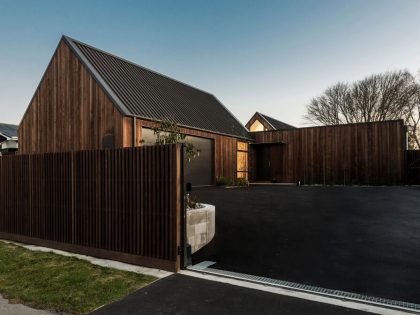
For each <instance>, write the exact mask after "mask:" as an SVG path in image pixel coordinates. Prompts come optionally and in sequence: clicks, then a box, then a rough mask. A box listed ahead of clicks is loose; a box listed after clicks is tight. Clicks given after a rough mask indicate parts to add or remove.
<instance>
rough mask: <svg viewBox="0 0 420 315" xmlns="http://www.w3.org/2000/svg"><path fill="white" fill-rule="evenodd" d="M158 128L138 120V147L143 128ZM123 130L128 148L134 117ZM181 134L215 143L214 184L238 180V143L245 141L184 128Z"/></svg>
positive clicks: (126, 123) (153, 123)
mask: <svg viewBox="0 0 420 315" xmlns="http://www.w3.org/2000/svg"><path fill="white" fill-rule="evenodd" d="M157 126H158V124H157V123H156V122H153V121H148V120H141V119H136V137H137V139H136V140H135V143H136V145H138V146H140V145H141V144H142V143H141V141H142V134H141V130H142V128H154V127H157ZM123 130H124V139H125V138H126V136H127V137H129V139H128V140H124V144H125V145H126V146H127V147H128V146H130V143H132V138H131V137H132V136H130V135H132V134H133V131H132V117H125V118H124V128H123ZM180 132H181V133H183V134H186V135H189V136H195V137H199V138H205V139H211V140H212V141H213V147H214V148H213V151H214V157H213V161H212V164H213V165H212V166H213V167H212V169H213V170H212V172H213V175H212V184H215V182H216V178H220V177H225V178H229V179H235V178H236V176H237V173H236V169H237V167H236V163H237V161H236V159H237V141H243V140H238V139H236V138H234V137H229V136H225V135H219V134H216V133H211V132H206V131H201V130H196V129H190V128H184V127H181V128H180Z"/></svg>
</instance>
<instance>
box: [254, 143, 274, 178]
mask: <svg viewBox="0 0 420 315" xmlns="http://www.w3.org/2000/svg"><path fill="white" fill-rule="evenodd" d="M256 151H257V181H270V180H271V178H270V174H271V171H270V169H271V162H270V146H269V145H258V146H257V149H256Z"/></svg>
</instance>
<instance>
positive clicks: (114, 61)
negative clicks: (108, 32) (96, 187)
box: [19, 36, 250, 185]
mask: <svg viewBox="0 0 420 315" xmlns="http://www.w3.org/2000/svg"><path fill="white" fill-rule="evenodd" d="M161 120H169V121H172V122H175V123H177V124H178V126H180V127H181V132H182V133H184V134H186V135H188V138H187V140H188V141H189V142H192V143H193V144H194V145H195V146H196V147H198V148H199V149H200V150H201V152H200V158H199V159H196V160H193V161H192V162H191V163H188V166H187V169H186V180H187V181H191V182H193V184H195V185H211V184H214V183H215V181H216V178H217V177H225V178H230V179H233V178H236V177H237V176H238V177H247V161H248V156H247V151H248V142H249V140H250V137H249V135H248V131H247V130H246V128H245V127H244V126H243V125H242V124H241V123H240V122H239V121H238V120H237V119H236V118H235V117H234V116H233V115H232V114H231V113H230V112H229V111H228V110H227V109H226V107H224V106H223V105H222V104H221V103H220V101H219V100H218V99H217V98H216V97H215V96H214V95H212V94H210V93H207V92H204V91H202V90H199V89H197V88H194V87H192V86H190V85H187V84H185V83H182V82H179V81H177V80H174V79H171V78H169V77H167V76H164V75H161V74H159V73H157V72H154V71H151V70H149V69H146V68H144V67H141V66H139V65H136V64H134V63H132V62H130V61H127V60H124V59H121V58H119V57H116V56H114V55H111V54H109V53H107V52H104V51H102V50H99V49H97V48H94V47H92V46H89V45H86V44H84V43H81V42H79V41H76V40H74V39H71V38H69V37H66V36H63V37H62V39H61V41H60V43H59V45H58V47H57V49H56V51H55V53H54V55H53V57H52V60H51V62H50V64H49V65H48V68H47V70H46V72H45V74H44V76H43V78H42V80H41V82H40V84H39V86H38V88H37V90H36V92H35V95H34V96H33V98H32V100H31V102H30V104H29V107H28V109H27V111H26V113H25V115H24V117H23V119H22V122H21V124H20V128H19V135H20V137H21V142H20V149H19V153H20V154H30V153H47V152H63V151H76V150H87V149H101V148H122V147H131V146H140V145H142V144H143V143H145V144H149V143H153V142H154V134H153V131H152V129H151V128H153V127H155V126H156V125H157V124H156V122H159V121H161ZM238 148H239V150H238ZM237 161H239V163H240V165H239V164H238V163H237ZM241 161H245V162H241Z"/></svg>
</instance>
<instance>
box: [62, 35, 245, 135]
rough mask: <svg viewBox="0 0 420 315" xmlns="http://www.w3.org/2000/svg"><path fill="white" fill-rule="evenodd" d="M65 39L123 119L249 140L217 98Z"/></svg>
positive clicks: (242, 127)
mask: <svg viewBox="0 0 420 315" xmlns="http://www.w3.org/2000/svg"><path fill="white" fill-rule="evenodd" d="M64 39H65V40H67V42H68V44H69V46H70V47H71V48H72V49H73V51H74V52H75V53H76V54H77V55H78V56H79V58H81V60H82V62H83V63H84V64H85V66H87V67H88V68H90V73H92V75H93V76H94V77H95V79H96V80H97V81H99V82H98V83H99V84H100V85H101V86H102V87H103V88H104V89H105V90H106V92H107V94H108V95H109V96H110V97H111V98H112V101H113V102H114V104H115V105H116V106H117V107H118V108H119V110H120V111H121V112H122V113H123V114H124V115H128V116H136V117H140V118H145V119H149V120H157V121H160V120H170V121H172V122H175V123H177V124H179V125H181V126H186V127H192V128H196V129H200V130H206V131H211V132H216V133H220V134H226V135H232V136H235V137H240V138H249V135H248V132H247V130H246V128H245V127H244V126H242V124H241V123H240V122H239V121H238V120H237V119H236V118H235V116H233V114H232V113H231V112H230V111H229V110H227V109H226V108H225V107H224V106H223V104H221V103H220V102H219V101H218V100H217V98H216V97H215V96H214V95H212V94H210V93H207V92H204V91H202V90H199V89H197V88H194V87H192V86H190V85H188V84H185V83H182V82H179V81H177V80H174V79H171V78H169V77H167V76H164V75H162V74H159V73H157V72H154V71H152V70H149V69H146V68H144V67H142V66H139V65H136V64H134V63H132V62H130V61H127V60H124V59H121V58H119V57H116V56H114V55H111V54H109V53H107V52H104V51H102V50H99V49H97V48H94V47H92V46H90V45H87V44H84V43H81V42H79V41H76V40H74V39H71V38H69V37H64Z"/></svg>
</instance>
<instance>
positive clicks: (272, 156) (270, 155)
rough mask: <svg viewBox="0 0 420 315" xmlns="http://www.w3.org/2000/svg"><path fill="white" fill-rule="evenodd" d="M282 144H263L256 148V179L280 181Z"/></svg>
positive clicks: (281, 177)
mask: <svg viewBox="0 0 420 315" xmlns="http://www.w3.org/2000/svg"><path fill="white" fill-rule="evenodd" d="M282 161H283V152H282V144H265V145H260V146H258V148H257V180H259V181H273V182H282V181H283V180H284V174H283V167H282V165H283V163H282Z"/></svg>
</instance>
